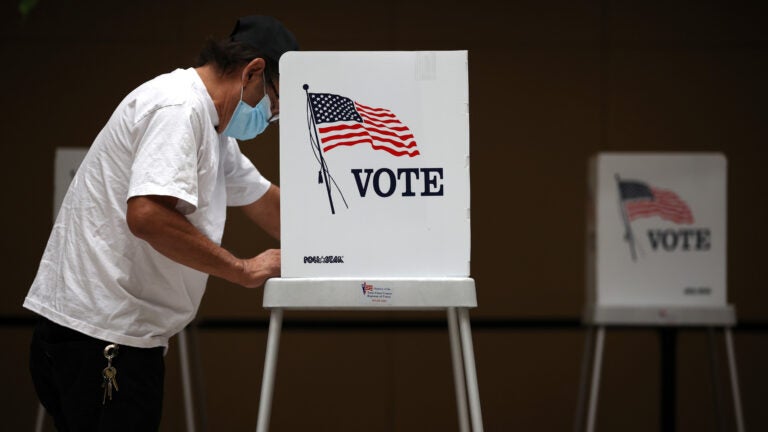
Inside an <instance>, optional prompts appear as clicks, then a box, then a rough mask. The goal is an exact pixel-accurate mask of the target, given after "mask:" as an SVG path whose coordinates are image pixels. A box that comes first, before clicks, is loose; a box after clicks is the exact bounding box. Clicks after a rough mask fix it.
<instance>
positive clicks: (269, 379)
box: [256, 309, 283, 432]
mask: <svg viewBox="0 0 768 432" xmlns="http://www.w3.org/2000/svg"><path fill="white" fill-rule="evenodd" d="M282 325H283V310H282V309H272V313H271V314H270V317H269V334H268V335H267V353H266V356H265V359H264V375H263V378H262V380H261V398H260V399H259V418H258V420H257V422H256V432H267V431H268V430H269V416H270V413H271V411H272V393H273V390H274V386H275V371H276V369H277V349H278V347H279V345H280V329H281V327H282Z"/></svg>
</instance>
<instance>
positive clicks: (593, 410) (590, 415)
mask: <svg viewBox="0 0 768 432" xmlns="http://www.w3.org/2000/svg"><path fill="white" fill-rule="evenodd" d="M604 340H605V327H604V326H600V327H598V329H597V340H596V341H595V355H594V358H593V360H594V363H593V365H592V385H591V389H590V391H589V411H588V412H587V432H594V430H595V417H596V414H597V400H598V393H599V391H600V370H601V368H602V366H603V341H604Z"/></svg>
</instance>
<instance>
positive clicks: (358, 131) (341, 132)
mask: <svg viewBox="0 0 768 432" xmlns="http://www.w3.org/2000/svg"><path fill="white" fill-rule="evenodd" d="M308 96H309V105H310V107H311V109H312V118H313V120H314V123H315V126H316V127H317V133H318V135H319V138H320V145H321V148H322V150H323V152H327V151H330V150H333V149H335V148H337V147H340V146H355V145H358V144H367V145H370V146H371V148H373V149H374V150H383V151H385V152H388V153H389V154H391V155H394V156H398V157H400V156H409V157H414V156H418V155H419V154H420V153H419V150H418V149H417V148H416V140H415V139H414V137H413V133H411V131H410V129H408V126H406V125H405V124H403V123H402V122H401V121H400V120H398V118H397V116H396V115H395V114H394V113H392V111H390V110H387V109H384V108H373V107H369V106H365V105H363V104H360V103H358V102H355V101H353V100H352V99H350V98H347V97H344V96H339V95H335V94H329V93H308Z"/></svg>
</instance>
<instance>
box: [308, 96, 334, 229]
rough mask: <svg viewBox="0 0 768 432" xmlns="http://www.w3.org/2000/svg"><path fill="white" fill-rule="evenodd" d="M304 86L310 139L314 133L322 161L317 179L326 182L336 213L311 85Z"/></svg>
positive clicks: (332, 210) (318, 153)
mask: <svg viewBox="0 0 768 432" xmlns="http://www.w3.org/2000/svg"><path fill="white" fill-rule="evenodd" d="M303 88H304V92H305V93H306V94H307V120H308V123H309V124H308V126H309V129H310V132H309V133H310V140H311V139H312V136H313V134H314V139H315V143H314V144H315V147H313V151H314V152H315V157H317V159H318V161H319V162H320V171H319V172H318V178H317V180H318V182H324V183H325V190H326V192H327V193H328V202H329V203H330V205H331V214H336V210H335V209H334V207H333V197H332V196H331V182H330V181H328V178H329V177H330V174H329V173H328V165H326V164H325V157H324V156H323V149H322V148H320V138H319V137H318V136H317V127H316V126H317V125H316V120H315V113H314V111H313V110H312V101H311V100H310V99H309V85H307V84H304V86H303Z"/></svg>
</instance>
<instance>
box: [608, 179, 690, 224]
mask: <svg viewBox="0 0 768 432" xmlns="http://www.w3.org/2000/svg"><path fill="white" fill-rule="evenodd" d="M619 193H620V195H621V202H622V203H623V204H624V208H625V209H626V214H627V219H628V220H630V221H633V220H635V219H639V218H645V217H651V216H659V217H661V218H662V219H664V220H668V221H672V222H674V223H677V224H692V223H693V213H691V209H690V208H689V207H688V204H686V203H685V201H683V200H682V199H680V197H679V196H677V194H676V193H674V192H672V191H669V190H664V189H657V188H655V187H651V186H649V185H647V184H645V183H643V182H639V181H634V180H621V181H620V182H619Z"/></svg>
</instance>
